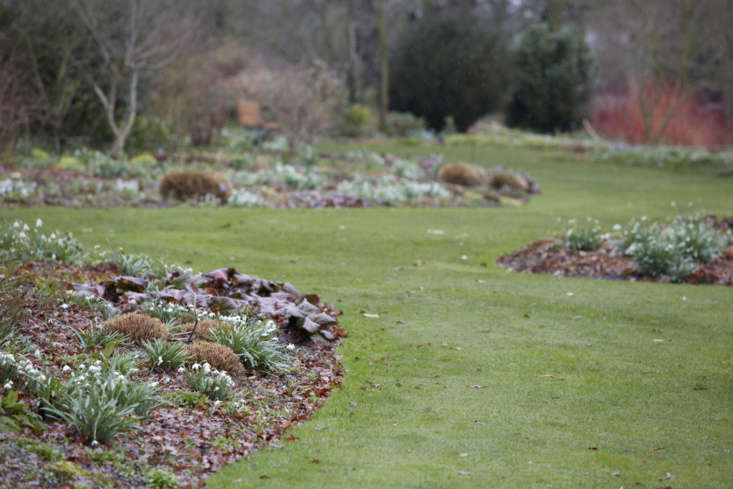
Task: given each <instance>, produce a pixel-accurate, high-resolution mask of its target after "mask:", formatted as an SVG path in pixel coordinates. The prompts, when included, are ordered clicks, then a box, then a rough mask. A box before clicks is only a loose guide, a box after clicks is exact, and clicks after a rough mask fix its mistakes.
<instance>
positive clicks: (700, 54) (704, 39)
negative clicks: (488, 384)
mask: <svg viewBox="0 0 733 489" xmlns="http://www.w3.org/2000/svg"><path fill="white" fill-rule="evenodd" d="M725 3H726V2H725V1H722V0H610V1H608V2H606V3H604V4H603V6H601V7H599V8H598V9H597V10H596V12H595V15H594V16H593V17H592V18H591V21H590V24H591V25H590V29H591V32H592V34H593V36H594V38H595V43H596V45H597V47H598V49H597V52H598V53H599V56H600V59H599V67H600V69H601V76H602V77H603V78H604V79H606V80H614V79H616V80H618V79H626V80H627V85H628V88H629V91H630V94H631V96H633V97H634V99H635V101H636V102H635V103H636V104H637V105H638V108H639V111H640V113H641V115H642V124H643V126H644V127H643V129H644V140H645V141H646V142H651V143H656V142H659V140H660V139H661V138H662V137H663V135H664V133H665V130H666V129H667V127H668V125H669V123H670V122H671V121H672V120H674V118H675V116H676V115H677V113H678V112H679V110H680V109H681V108H682V107H684V106H685V105H686V104H687V103H688V102H689V100H690V97H691V96H693V95H696V94H698V93H699V92H700V91H701V90H706V89H708V90H713V91H714V90H724V91H725V90H726V88H727V87H726V82H725V81H724V80H726V79H727V80H728V81H729V80H730V73H731V60H730V59H729V57H727V55H726V53H730V37H729V36H730V21H731V20H733V18H732V17H731V12H730V10H731V9H730V8H728V7H726V5H725ZM721 82H722V83H721ZM668 84H672V85H673V86H674V87H675V88H676V91H677V93H678V94H679V97H678V98H677V99H676V101H675V103H673V104H671V105H668V106H665V107H664V109H663V112H664V114H662V115H661V117H660V110H662V103H663V97H664V95H665V90H664V89H663V88H664V86H665V85H668ZM728 91H729V89H728Z"/></svg>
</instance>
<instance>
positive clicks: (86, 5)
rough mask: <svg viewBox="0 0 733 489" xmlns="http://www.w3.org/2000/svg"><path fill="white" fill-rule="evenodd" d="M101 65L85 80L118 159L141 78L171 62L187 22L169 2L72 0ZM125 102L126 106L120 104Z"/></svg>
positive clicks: (187, 30)
mask: <svg viewBox="0 0 733 489" xmlns="http://www.w3.org/2000/svg"><path fill="white" fill-rule="evenodd" d="M74 8H75V9H76V11H77V12H78V14H79V18H80V19H81V21H82V22H83V23H84V25H85V26H86V28H87V29H88V31H89V33H90V35H91V36H92V38H93V39H94V42H95V44H96V46H97V47H98V49H99V51H100V53H101V56H102V60H103V63H104V66H103V68H104V69H102V70H89V71H87V72H86V77H87V79H88V81H89V83H90V84H91V86H92V88H93V90H94V93H95V94H96V95H97V97H98V98H99V100H100V102H101V103H102V106H103V107H104V110H105V114H106V117H107V122H108V123H109V126H110V128H111V129H112V132H113V134H114V145H113V147H112V155H113V156H114V157H115V158H119V157H121V156H122V154H123V151H124V147H125V140H126V139H127V136H128V135H129V134H130V131H131V130H132V127H133V124H134V122H135V116H136V115H137V111H138V105H139V100H138V96H139V93H138V91H139V84H140V79H141V77H142V76H145V75H147V74H149V73H150V72H154V71H157V70H160V69H161V68H163V67H164V66H166V65H167V64H168V63H170V62H171V61H172V60H173V59H174V58H175V56H176V54H177V53H178V51H179V49H180V48H181V46H182V45H183V44H184V43H185V41H186V40H187V39H188V38H189V37H190V36H191V32H192V25H191V21H190V19H189V18H187V16H186V15H185V11H184V12H182V11H181V10H182V9H181V3H180V2H176V1H173V0H120V1H119V2H118V1H109V0H74ZM121 100H124V107H121V105H123V104H121V103H120V101H121Z"/></svg>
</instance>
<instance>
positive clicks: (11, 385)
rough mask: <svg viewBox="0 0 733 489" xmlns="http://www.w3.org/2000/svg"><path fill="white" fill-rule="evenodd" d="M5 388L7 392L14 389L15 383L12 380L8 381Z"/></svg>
mask: <svg viewBox="0 0 733 489" xmlns="http://www.w3.org/2000/svg"><path fill="white" fill-rule="evenodd" d="M3 387H4V388H5V390H10V389H12V388H13V381H12V380H8V381H7V382H6V383H5V385H4V386H3Z"/></svg>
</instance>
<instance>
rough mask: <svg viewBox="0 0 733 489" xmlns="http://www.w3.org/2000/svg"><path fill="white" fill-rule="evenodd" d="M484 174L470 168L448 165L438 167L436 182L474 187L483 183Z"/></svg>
mask: <svg viewBox="0 0 733 489" xmlns="http://www.w3.org/2000/svg"><path fill="white" fill-rule="evenodd" d="M484 179H485V177H484V173H483V172H482V171H481V170H479V169H477V168H474V167H472V166H469V165H461V164H454V163H449V164H446V165H443V166H441V167H440V170H439V171H438V181H441V182H445V183H452V184H455V185H462V186H464V187H474V186H476V185H479V184H481V183H482V182H483V181H484Z"/></svg>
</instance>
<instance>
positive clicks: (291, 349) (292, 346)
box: [287, 343, 295, 351]
mask: <svg viewBox="0 0 733 489" xmlns="http://www.w3.org/2000/svg"><path fill="white" fill-rule="evenodd" d="M287 349H288V350H290V351H293V350H295V345H294V344H292V343H288V346H287Z"/></svg>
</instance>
